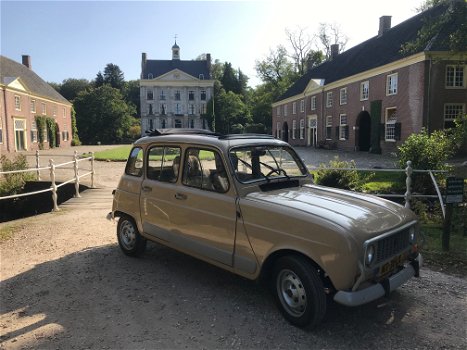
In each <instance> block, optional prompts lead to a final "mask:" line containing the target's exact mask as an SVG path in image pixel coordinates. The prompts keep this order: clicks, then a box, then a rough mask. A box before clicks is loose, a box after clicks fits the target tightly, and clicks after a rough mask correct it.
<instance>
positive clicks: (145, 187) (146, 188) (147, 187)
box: [142, 186, 152, 192]
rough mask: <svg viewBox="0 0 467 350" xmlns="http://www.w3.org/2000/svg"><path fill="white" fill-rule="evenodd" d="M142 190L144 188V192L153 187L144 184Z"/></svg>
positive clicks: (149, 190)
mask: <svg viewBox="0 0 467 350" xmlns="http://www.w3.org/2000/svg"><path fill="white" fill-rule="evenodd" d="M142 190H143V192H151V191H152V187H149V186H143V188H142Z"/></svg>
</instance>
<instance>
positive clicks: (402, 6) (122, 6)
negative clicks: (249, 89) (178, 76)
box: [0, 0, 422, 86]
mask: <svg viewBox="0 0 467 350" xmlns="http://www.w3.org/2000/svg"><path fill="white" fill-rule="evenodd" d="M421 2H422V0H391V1H376V0H354V1H345V0H326V1H315V0H288V1H275V0H272V1H271V0H269V1H266V0H264V1H4V0H1V3H0V10H1V54H2V55H4V56H7V57H9V58H11V59H13V60H15V61H18V62H21V55H23V54H28V55H30V56H31V60H32V67H33V70H34V71H35V72H36V73H37V74H39V75H40V76H41V77H42V78H43V79H44V80H46V81H52V82H61V81H62V80H63V79H66V78H86V79H89V80H91V79H94V78H95V76H96V74H97V72H98V71H103V70H104V67H105V65H106V64H107V63H114V64H117V65H118V66H119V67H120V68H121V69H122V71H123V72H124V74H125V79H127V80H131V79H138V78H139V74H140V64H141V53H142V52H146V53H147V55H148V58H149V59H170V58H171V47H172V45H173V43H174V36H175V34H177V43H178V45H179V46H180V54H181V58H182V59H195V58H196V57H197V56H198V55H199V54H201V53H211V56H212V58H213V59H219V60H220V61H221V62H231V63H232V66H233V67H234V68H240V69H241V70H242V71H243V72H244V73H245V74H246V75H248V76H249V77H250V85H253V86H254V85H255V84H257V83H258V79H257V78H256V77H255V70H254V65H255V61H256V60H262V59H264V58H265V57H266V56H267V55H268V53H269V50H270V49H273V48H275V47H277V45H279V44H283V45H286V46H287V40H286V36H285V28H289V29H290V30H296V29H297V28H298V27H301V28H305V29H306V32H307V33H309V34H310V35H312V34H313V33H316V31H317V28H318V26H319V23H322V22H327V23H336V24H338V25H339V26H340V28H341V30H342V32H344V33H345V34H346V35H347V36H348V37H349V42H348V44H347V48H350V47H352V46H354V45H357V44H359V43H360V42H362V41H364V40H366V39H369V38H371V37H373V36H374V35H376V34H377V31H378V21H379V17H380V16H383V15H390V16H392V25H393V26H394V25H397V24H398V23H400V22H402V21H404V20H406V19H408V18H409V17H411V16H413V15H414V14H415V13H416V12H415V8H416V7H417V6H419V5H420V3H421Z"/></svg>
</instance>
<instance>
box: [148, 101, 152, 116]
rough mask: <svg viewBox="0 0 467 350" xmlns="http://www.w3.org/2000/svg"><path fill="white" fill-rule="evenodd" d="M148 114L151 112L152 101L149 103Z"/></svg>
mask: <svg viewBox="0 0 467 350" xmlns="http://www.w3.org/2000/svg"><path fill="white" fill-rule="evenodd" d="M148 114H152V103H150V104H149V110H148Z"/></svg>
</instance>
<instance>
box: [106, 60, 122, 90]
mask: <svg viewBox="0 0 467 350" xmlns="http://www.w3.org/2000/svg"><path fill="white" fill-rule="evenodd" d="M104 83H106V84H109V85H110V86H112V87H113V88H115V89H119V90H120V91H123V87H124V86H125V77H124V75H123V72H122V71H121V69H120V67H119V66H117V65H116V64H113V63H108V64H107V65H106V66H105V68H104Z"/></svg>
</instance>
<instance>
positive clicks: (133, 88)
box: [123, 80, 141, 117]
mask: <svg viewBox="0 0 467 350" xmlns="http://www.w3.org/2000/svg"><path fill="white" fill-rule="evenodd" d="M123 95H124V98H125V101H126V102H127V103H128V104H129V105H132V106H134V107H135V113H136V114H135V115H134V116H135V117H140V116H141V106H140V88H139V81H138V80H130V81H128V82H126V83H125V89H124V91H123Z"/></svg>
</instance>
